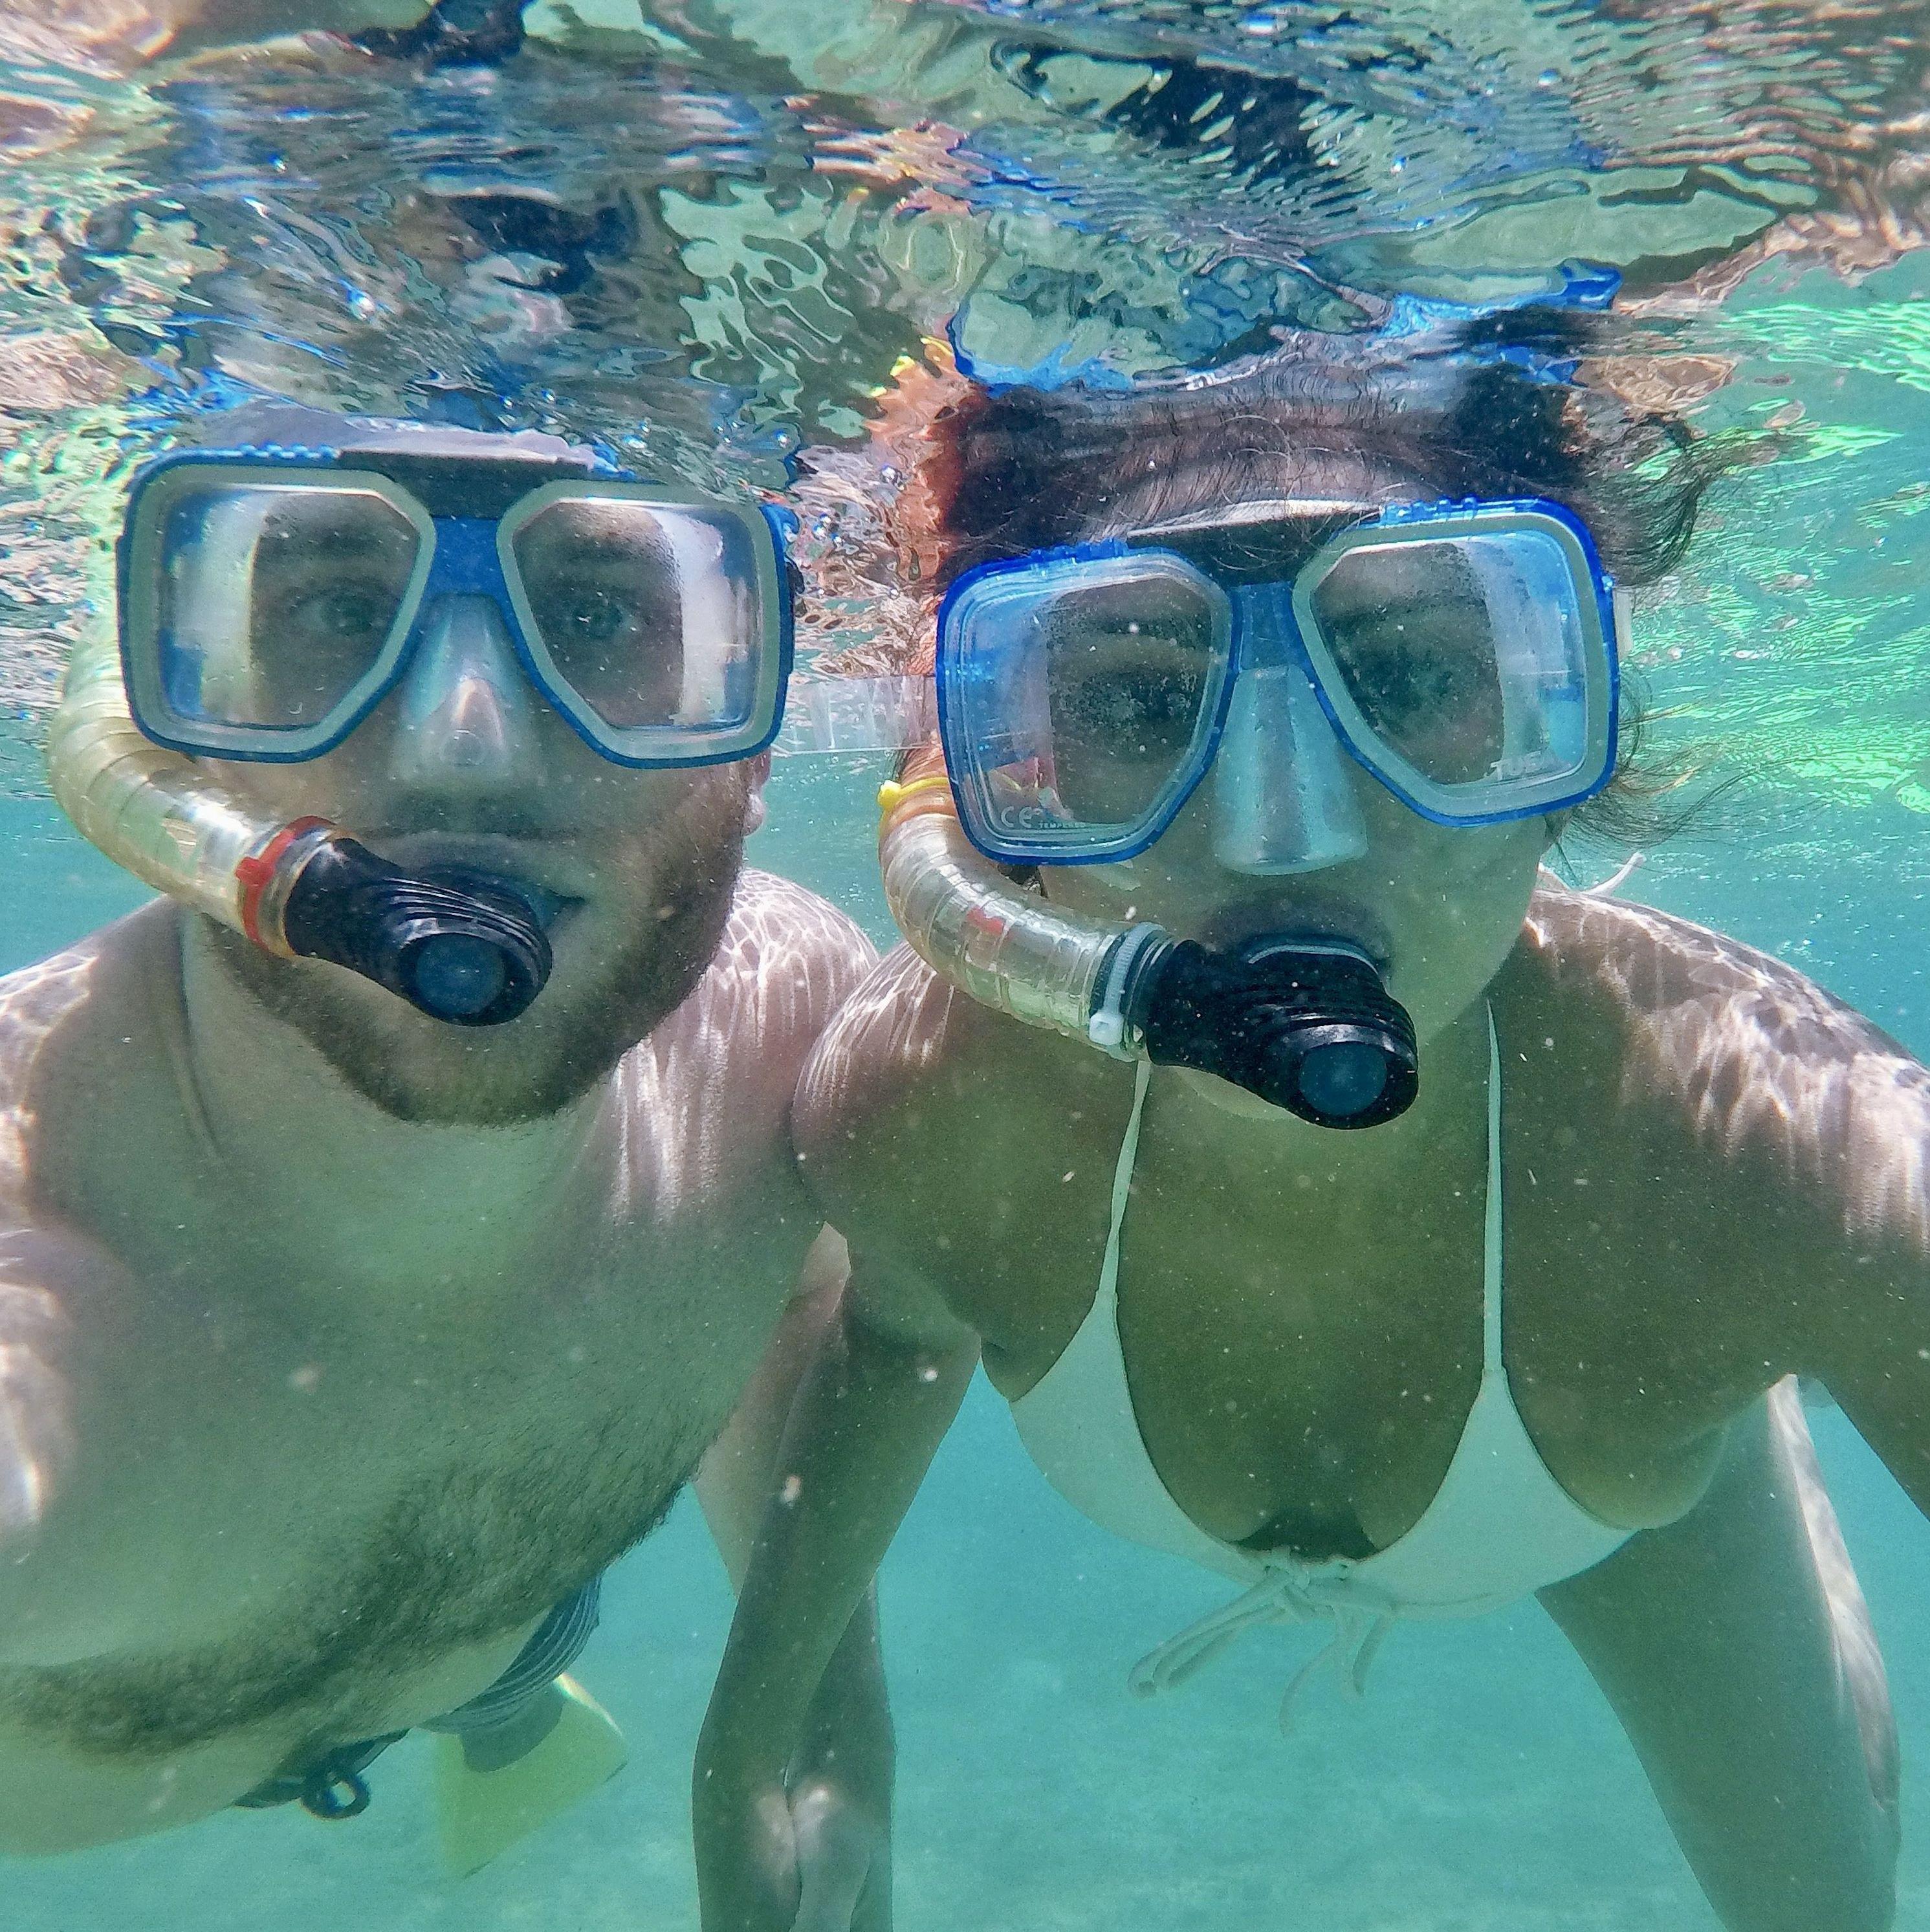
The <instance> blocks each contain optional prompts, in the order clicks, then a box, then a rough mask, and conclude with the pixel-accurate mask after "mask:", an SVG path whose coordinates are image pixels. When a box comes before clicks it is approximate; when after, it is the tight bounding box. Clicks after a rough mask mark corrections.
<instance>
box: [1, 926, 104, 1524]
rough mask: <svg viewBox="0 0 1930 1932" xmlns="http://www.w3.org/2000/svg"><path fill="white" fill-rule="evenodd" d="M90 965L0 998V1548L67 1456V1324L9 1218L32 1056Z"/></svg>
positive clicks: (39, 1243)
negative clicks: (63, 1366)
mask: <svg viewBox="0 0 1930 1932" xmlns="http://www.w3.org/2000/svg"><path fill="white" fill-rule="evenodd" d="M93 964H94V962H93V960H92V958H91V957H89V956H86V955H83V954H78V953H62V954H57V955H56V956H55V957H54V958H53V959H49V960H47V961H44V962H43V963H42V964H41V965H38V966H37V967H35V968H32V969H31V970H30V971H27V972H24V973H22V974H18V975H17V976H16V977H14V979H13V980H11V982H9V983H8V990H7V994H6V996H5V998H4V999H0V1100H4V1102H5V1104H0V1542H4V1541H5V1538H7V1536H8V1535H10V1534H14V1535H17V1534H19V1533H20V1532H23V1531H25V1530H29V1529H32V1528H33V1527H34V1526H35V1525H36V1524H37V1523H38V1522H39V1521H40V1520H41V1517H42V1516H43V1515H44V1514H45V1513H46V1510H47V1499H48V1496H49V1495H50V1492H51V1490H52V1489H53V1484H54V1482H55V1481H56V1478H57V1477H58V1476H59V1472H61V1470H62V1469H64V1468H65V1466H66V1465H67V1464H68V1462H69V1461H70V1460H71V1457H72V1454H73V1451H74V1433H73V1424H72V1418H71V1415H70V1413H69V1411H68V1400H67V1391H66V1388H65V1384H64V1382H62V1378H61V1376H60V1375H59V1373H58V1371H57V1370H56V1369H55V1368H54V1367H53V1364H52V1361H51V1360H50V1358H51V1357H52V1355H53V1352H54V1350H55V1349H56V1346H58V1344H59V1340H60V1339H61V1337H62V1336H63V1335H64V1334H65V1331H66V1328H67V1325H68V1322H67V1314H66V1311H65V1309H64V1308H63V1307H62V1305H61V1303H60V1300H59V1296H58V1295H56V1293H55V1292H54V1291H53V1289H52V1288H51V1287H50V1286H48V1284H47V1281H46V1280H44V1278H43V1276H42V1269H43V1267H44V1256H43V1254H42V1253H41V1250H42V1248H43V1247H44V1241H43V1239H42V1238H40V1237H38V1236H36V1235H35V1234H34V1233H33V1232H32V1230H31V1229H28V1228H26V1227H24V1226H20V1225H18V1224H17V1223H16V1222H15V1217H16V1215H17V1214H18V1212H19V1208H18V1207H17V1205H16V1204H18V1203H19V1202H21V1201H22V1199H23V1196H24V1194H25V1193H26V1142H27V1140H28V1139H29V1135H30V1133H31V1131H32V1126H33V1119H32V1113H31V1112H30V1110H29V1109H28V1107H27V1106H26V1104H25V1103H24V1100H23V1096H25V1095H26V1094H29V1093H31V1092H32V1082H33V1068H34V1063H35V1059H36V1058H37V1057H38V1055H39V1052H40V1051H41V1048H42V1047H43V1046H44V1045H45V1044H46V1043H47V1040H48V1039H49V1038H50V1037H51V1036H52V1035H53V1034H54V1032H55V1031H56V1030H57V1029H58V1028H59V1026H60V1024H61V1022H62V1021H63V1020H64V1019H65V1018H66V1016H68V1014H69V1013H71V1012H72V1011H74V1009H75V1008H76V1007H79V1006H80V1004H82V1003H83V1001H85V1000H86V998H87V995H88V982H89V977H91V974H92V968H93Z"/></svg>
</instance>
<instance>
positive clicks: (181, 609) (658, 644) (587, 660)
mask: <svg viewBox="0 0 1930 1932" xmlns="http://www.w3.org/2000/svg"><path fill="white" fill-rule="evenodd" d="M119 583H120V619H121V624H120V634H121V656H122V671H123V674H124V677H125V682H126V686H127V693H128V704H129V706H130V709H131V711H132V712H133V715H134V720H135V722H136V723H137V724H138V725H139V726H140V729H141V730H142V731H143V733H145V734H146V736H148V737H149V738H151V739H153V740H154V741H155V742H157V743H158V744H161V745H167V746H170V748H173V749H174V750H176V751H185V752H188V753H190V754H194V755H197V756H200V757H212V758H235V759H243V760H261V761H267V762H270V763H299V762H301V761H302V760H306V759H310V758H317V757H321V756H322V755H323V754H324V753H326V752H327V751H332V750H333V749H334V748H335V746H337V745H339V744H341V742H342V741H343V740H344V739H345V738H347V736H348V735H349V734H350V732H352V731H353V730H355V729H356V727H357V726H358V725H359V724H361V723H362V721H364V720H365V718H368V715H369V714H370V713H371V712H372V711H373V710H374V709H375V707H376V706H377V705H378V704H380V703H381V702H382V700H383V698H384V697H386V696H387V694H389V692H390V691H392V689H394V688H395V685H397V683H398V682H399V681H400V680H401V678H402V677H403V676H404V673H405V672H406V671H407V669H408V667H409V665H410V663H411V662H412V661H413V659H414V658H415V657H416V654H417V653H418V652H419V650H420V649H422V648H424V644H425V639H426V640H433V639H434V637H436V636H437V634H439V630H438V627H439V626H443V625H446V620H447V619H448V618H449V613H450V612H451V611H452V610H453V609H455V608H457V607H459V606H461V604H463V602H464V600H470V605H471V607H473V600H476V599H478V598H480V599H483V600H485V601H487V602H488V604H491V605H492V606H493V607H494V614H495V616H497V617H498V618H500V621H501V622H502V625H503V628H504V629H505V631H506V633H507V634H508V636H509V639H510V640H511V642H512V645H513V647H514V649H515V656H516V658H517V661H518V664H520V666H521V670H522V671H523V673H524V675H525V676H527V678H528V679H529V680H530V682H531V684H533V685H534V686H535V687H536V689H537V690H538V691H539V692H540V693H541V694H542V696H543V697H545V699H547V700H548V702H549V703H551V705H552V706H554V708H555V709H556V710H557V711H558V712H560V714H561V715H562V716H563V718H565V719H566V721H567V722H568V723H569V725H570V726H571V727H572V729H573V730H575V732H576V733H577V735H578V736H579V737H580V738H581V739H582V740H583V741H584V743H585V744H587V745H589V746H590V748H591V749H592V750H593V751H596V753H598V754H599V755H600V756H601V757H605V758H607V759H608V760H610V761H611V763H614V764H619V765H626V766H671V767H681V766H697V765H708V764H716V763H722V762H725V761H727V760H734V759H741V758H747V757H752V756H753V755H754V754H756V753H757V752H758V751H762V750H763V749H764V748H765V747H766V746H767V745H769V744H770V742H771V740H772V739H773V737H775V736H776V733H777V730H778V727H779V723H780V721H781V718H782V709H783V700H784V688H785V679H786V676H788V672H789V669H790V659H791V620H790V609H789V595H788V583H787V582H786V571H785V558H784V550H783V541H782V534H781V529H780V526H779V522H778V520H777V517H776V514H775V513H773V512H770V511H765V510H764V509H763V508H761V507H760V506H758V505H755V504H747V503H737V502H725V501H723V500H721V499H716V498H709V497H701V496H693V495H691V494H689V493H686V492H683V491H680V490H675V489H672V488H668V487H665V486H663V485H661V484H653V483H644V482H640V481H638V480H637V479H636V478H634V477H632V476H631V475H628V474H627V473H626V472H622V471H619V470H617V469H614V467H611V466H606V465H602V464H599V463H596V462H595V461H594V460H592V459H589V458H585V459H584V460H583V461H581V462H575V461H571V460H560V459H556V458H547V457H541V456H532V455H520V454H515V453H506V454H496V453H491V454H488V455H479V454H471V453H469V452H455V453H451V452H435V453H431V452H407V453H398V452H394V451H391V450H386V449H344V450H341V451H333V450H326V449H317V450H287V449H269V450H232V451H202V450H191V451H179V452H173V453H171V454H170V455H166V456H164V457H162V458H159V459H158V460H156V461H155V462H153V463H150V464H149V465H148V466H146V468H145V469H143V470H142V471H141V472H140V474H139V475H137V478H135V481H134V487H133V491H132V493H131V496H130V498H129V501H128V512H127V517H126V521H125V527H124V530H123V533H122V539H121V544H120V551H119Z"/></svg>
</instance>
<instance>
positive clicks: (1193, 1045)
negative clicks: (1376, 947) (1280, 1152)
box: [1124, 935, 1420, 1127]
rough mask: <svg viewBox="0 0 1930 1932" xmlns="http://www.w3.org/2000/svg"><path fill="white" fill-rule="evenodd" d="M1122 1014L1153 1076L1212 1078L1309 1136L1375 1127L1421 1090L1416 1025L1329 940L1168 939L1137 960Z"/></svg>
mask: <svg viewBox="0 0 1930 1932" xmlns="http://www.w3.org/2000/svg"><path fill="white" fill-rule="evenodd" d="M1124 1008H1125V1013H1126V1017H1127V1021H1128V1022H1129V1024H1130V1025H1131V1026H1132V1027H1133V1029H1134V1030H1135V1031H1136V1032H1137V1034H1139V1037H1140V1038H1141V1039H1142V1040H1143V1042H1144V1043H1145V1051H1146V1055H1147V1057H1148V1058H1149V1059H1150V1060H1151V1061H1152V1062H1153V1063H1154V1065H1155V1066H1159V1067H1193V1068H1194V1069H1196V1070H1198V1071H1199V1072H1200V1073H1214V1074H1217V1075H1218V1076H1219V1077H1220V1079H1223V1080H1226V1081H1230V1082H1232V1085H1235V1087H1243V1088H1245V1089H1246V1091H1247V1092H1248V1093H1250V1094H1258V1095H1259V1097H1260V1098H1261V1099H1262V1100H1265V1101H1268V1102H1270V1103H1271V1104H1272V1105H1273V1106H1276V1107H1284V1108H1285V1109H1286V1111H1287V1112H1289V1113H1290V1114H1294V1115H1298V1117H1299V1118H1301V1120H1303V1121H1310V1122H1312V1123H1313V1125H1314V1126H1316V1127H1378V1126H1379V1125H1380V1124H1381V1123H1382V1121H1391V1120H1392V1119H1393V1118H1394V1117H1395V1116H1396V1115H1398V1114H1403V1113H1405V1112H1406V1110H1407V1109H1408V1108H1409V1107H1410V1106H1412V1105H1413V1102H1414V1096H1415V1093H1416V1092H1417V1091H1418V1089H1419V1086H1420V1066H1419V1057H1418V1053H1417V1052H1416V1049H1415V1040H1414V1022H1412V1020H1411V1019H1409V1017H1408V1016H1407V1012H1406V1009H1405V1008H1404V1007H1403V1006H1402V1005H1401V1004H1400V1002H1399V1001H1397V1000H1396V999H1395V998H1394V997H1393V995H1391V994H1390V993H1389V992H1388V990H1387V988H1386V986H1385V984H1384V983H1382V980H1381V977H1380V974H1379V971H1378V969H1377V968H1376V967H1375V965H1374V964H1373V961H1372V960H1370V959H1369V958H1368V957H1367V955H1366V954H1365V953H1362V952H1361V951H1359V950H1358V949H1357V948H1355V947H1352V946H1349V945H1346V944H1343V943H1341V942H1340V941H1325V940H1320V941H1310V940H1295V939H1291V938H1285V937H1279V936H1274V935H1265V936H1263V937H1262V938H1257V939H1253V940H1249V941H1247V942H1246V943H1245V944H1244V945H1242V946H1240V947H1237V948H1235V950H1233V951H1232V952H1230V953H1213V952H1210V951H1208V949H1207V948H1206V947H1203V946H1201V945H1199V944H1196V942H1194V941H1192V940H1190V939H1182V940H1168V941H1165V942H1164V943H1163V944H1160V945H1158V946H1157V947H1149V948H1148V949H1147V950H1146V951H1145V953H1143V954H1142V956H1141V958H1140V960H1139V962H1138V963H1137V965H1136V967H1135V969H1134V971H1133V976H1132V983H1131V984H1130V987H1129V988H1128V989H1127V993H1126V996H1125V1001H1124Z"/></svg>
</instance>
